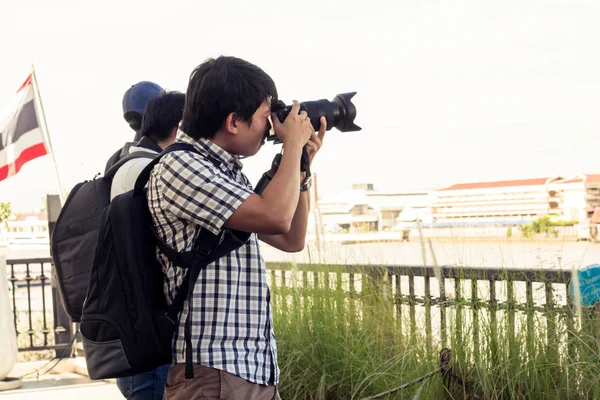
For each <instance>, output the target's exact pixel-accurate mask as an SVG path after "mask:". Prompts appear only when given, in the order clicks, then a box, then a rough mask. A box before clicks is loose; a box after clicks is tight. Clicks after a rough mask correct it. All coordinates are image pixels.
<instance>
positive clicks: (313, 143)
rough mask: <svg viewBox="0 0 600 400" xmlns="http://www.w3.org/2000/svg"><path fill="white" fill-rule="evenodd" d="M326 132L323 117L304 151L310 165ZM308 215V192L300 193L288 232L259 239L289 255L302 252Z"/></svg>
mask: <svg viewBox="0 0 600 400" xmlns="http://www.w3.org/2000/svg"><path fill="white" fill-rule="evenodd" d="M326 131H327V121H326V120H325V117H321V127H320V129H319V134H318V135H317V134H315V133H314V132H313V134H312V135H311V138H310V140H309V141H308V142H307V143H306V150H307V152H308V156H309V161H310V164H312V161H313V159H314V157H315V154H317V152H318V151H319V149H320V148H321V146H322V144H323V139H324V137H325V132H326ZM284 154H285V153H284ZM301 179H304V174H302V176H301ZM267 188H268V186H267ZM265 190H266V189H265ZM309 214H310V191H308V190H307V191H304V192H300V198H299V199H298V202H297V206H296V211H295V213H294V217H293V219H292V223H291V227H290V230H289V231H288V232H286V233H283V234H279V235H259V239H260V240H262V241H263V242H265V243H267V244H269V245H271V246H273V247H275V248H277V249H279V250H282V251H286V252H289V253H293V252H298V251H302V250H303V249H304V246H305V242H306V232H307V230H308V216H309Z"/></svg>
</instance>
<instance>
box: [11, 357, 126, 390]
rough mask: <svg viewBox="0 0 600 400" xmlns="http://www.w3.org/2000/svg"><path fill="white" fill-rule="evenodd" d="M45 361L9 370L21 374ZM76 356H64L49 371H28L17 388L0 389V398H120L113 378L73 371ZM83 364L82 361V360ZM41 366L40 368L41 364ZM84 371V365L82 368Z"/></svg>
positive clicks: (23, 364)
mask: <svg viewBox="0 0 600 400" xmlns="http://www.w3.org/2000/svg"><path fill="white" fill-rule="evenodd" d="M45 364H46V363H45V362H33V363H19V364H17V365H16V366H15V368H14V369H13V370H12V371H11V373H10V374H9V377H10V376H22V375H24V374H27V373H30V372H32V371H35V370H36V369H41V370H42V371H43V370H46V368H44V365H45ZM77 364H78V363H77V360H74V359H67V360H64V361H61V363H60V364H59V365H58V366H57V367H56V368H55V369H54V370H52V371H51V372H50V373H48V374H45V375H41V376H39V377H36V375H35V374H32V375H28V376H27V377H25V378H23V379H22V385H21V387H20V388H18V389H14V390H6V391H0V400H12V399H15V400H16V399H19V400H33V399H36V400H37V399H43V400H71V399H72V400H95V399H98V400H100V399H109V400H110V399H117V400H120V399H123V396H122V395H121V392H120V391H119V389H118V388H117V386H116V385H115V384H114V383H113V382H109V381H92V380H91V379H90V378H88V377H87V376H86V375H85V372H84V373H83V374H81V373H76V369H80V368H76V367H77ZM84 365H85V364H84ZM40 367H42V368H40ZM84 371H85V369H84Z"/></svg>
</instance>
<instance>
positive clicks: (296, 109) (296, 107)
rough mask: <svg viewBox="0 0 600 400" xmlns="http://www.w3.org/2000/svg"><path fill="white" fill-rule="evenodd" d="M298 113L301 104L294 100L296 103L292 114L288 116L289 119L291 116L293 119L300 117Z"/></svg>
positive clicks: (291, 111) (293, 105)
mask: <svg viewBox="0 0 600 400" xmlns="http://www.w3.org/2000/svg"><path fill="white" fill-rule="evenodd" d="M298 111H300V103H298V100H294V103H293V104H292V109H291V110H290V113H289V114H288V117H289V116H290V115H291V116H292V117H293V116H294V115H298Z"/></svg>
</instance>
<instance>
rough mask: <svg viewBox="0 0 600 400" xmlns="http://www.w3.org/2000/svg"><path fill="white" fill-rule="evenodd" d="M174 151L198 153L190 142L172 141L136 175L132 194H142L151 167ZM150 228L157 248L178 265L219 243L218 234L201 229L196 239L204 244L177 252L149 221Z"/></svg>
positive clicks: (188, 263) (187, 261)
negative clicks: (193, 248) (198, 238)
mask: <svg viewBox="0 0 600 400" xmlns="http://www.w3.org/2000/svg"><path fill="white" fill-rule="evenodd" d="M174 151H189V152H192V153H196V154H198V155H200V152H199V151H198V150H197V149H196V148H195V147H194V146H193V145H191V144H188V143H173V144H172V145H170V146H169V147H167V148H166V149H164V150H163V152H162V153H160V154H159V155H158V156H156V157H155V158H154V159H153V160H152V161H151V162H150V164H148V165H147V166H146V168H144V169H143V170H142V172H141V173H140V175H139V176H138V178H137V180H136V182H135V189H134V196H140V195H142V194H143V190H144V187H145V186H146V184H147V183H148V180H149V179H150V173H151V172H152V169H153V168H154V167H155V166H156V164H158V163H159V162H160V160H161V159H162V158H163V157H164V156H166V155H167V154H169V153H172V152H174ZM206 159H208V160H209V161H211V162H212V163H213V164H214V165H215V166H218V161H217V160H214V159H212V158H210V157H206ZM151 230H152V233H153V234H154V238H155V239H156V244H157V246H158V248H159V249H160V251H161V252H162V253H163V254H164V255H165V256H166V257H167V258H168V259H169V260H171V261H172V262H174V263H175V264H176V265H179V266H181V267H185V266H188V267H189V266H191V265H192V263H193V261H194V257H195V254H194V253H196V252H201V253H202V252H209V251H210V249H212V248H213V247H214V245H216V244H218V243H219V238H220V235H214V234H212V233H211V232H209V231H206V230H204V229H202V230H201V233H200V235H201V237H202V239H201V240H200V241H197V243H204V246H198V247H199V248H196V249H195V251H188V252H183V253H179V252H177V251H175V250H174V249H172V248H171V247H170V246H169V245H167V244H166V243H165V242H164V241H163V240H162V239H161V238H160V237H159V235H158V233H157V232H156V229H154V226H153V224H152V223H151Z"/></svg>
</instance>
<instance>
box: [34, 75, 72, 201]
mask: <svg viewBox="0 0 600 400" xmlns="http://www.w3.org/2000/svg"><path fill="white" fill-rule="evenodd" d="M31 77H32V79H33V91H34V93H35V96H36V97H37V103H38V104H39V106H40V112H41V114H42V126H41V128H42V133H43V135H44V141H45V142H46V145H47V146H48V152H49V153H50V156H51V157H52V164H54V172H55V173H56V181H57V183H58V189H59V194H60V200H61V202H63V203H64V200H65V197H66V196H65V190H64V187H63V185H62V181H61V180H60V174H59V173H58V166H57V165H56V157H55V156H54V150H53V149H52V142H51V141H50V133H49V131H48V123H47V122H46V113H45V112H44V103H43V102H42V95H41V94H40V87H39V86H38V81H37V77H36V75H35V67H34V65H33V64H31Z"/></svg>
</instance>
